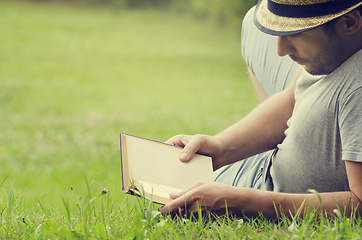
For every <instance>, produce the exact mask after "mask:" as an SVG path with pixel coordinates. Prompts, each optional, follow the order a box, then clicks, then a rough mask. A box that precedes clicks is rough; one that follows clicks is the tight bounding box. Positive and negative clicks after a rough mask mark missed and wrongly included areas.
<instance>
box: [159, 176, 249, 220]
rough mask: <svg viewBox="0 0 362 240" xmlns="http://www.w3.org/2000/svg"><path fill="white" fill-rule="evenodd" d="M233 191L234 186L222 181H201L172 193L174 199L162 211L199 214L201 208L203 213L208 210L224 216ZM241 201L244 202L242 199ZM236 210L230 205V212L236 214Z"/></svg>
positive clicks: (165, 212)
mask: <svg viewBox="0 0 362 240" xmlns="http://www.w3.org/2000/svg"><path fill="white" fill-rule="evenodd" d="M233 191H235V188H234V187H231V186H228V185H224V184H221V183H215V182H203V183H199V184H197V185H196V186H194V187H193V188H191V189H189V190H187V191H184V192H180V193H175V194H171V195H170V197H171V199H174V200H173V201H172V202H170V203H168V204H166V205H165V206H163V207H162V208H161V210H160V211H161V213H162V214H175V213H176V214H177V213H178V212H179V211H181V213H182V214H187V215H190V213H192V214H193V215H194V216H197V213H198V208H200V209H201V211H202V212H203V213H205V212H207V211H208V212H212V213H215V214H217V215H220V216H222V215H225V214H226V207H225V204H226V206H228V203H227V198H228V197H230V196H232V195H230V194H232V192H233ZM240 200H241V199H240ZM239 203H240V204H242V203H241V201H240V202H239ZM234 210H235V209H234V208H232V207H231V206H230V208H229V207H228V214H229V215H232V214H235V213H236V212H233V211H234Z"/></svg>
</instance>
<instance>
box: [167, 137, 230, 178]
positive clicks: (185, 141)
mask: <svg viewBox="0 0 362 240" xmlns="http://www.w3.org/2000/svg"><path fill="white" fill-rule="evenodd" d="M166 143H168V144H171V145H175V146H179V147H183V148H184V149H183V150H182V152H181V154H180V157H179V159H180V161H182V162H188V161H190V160H191V159H192V158H193V157H194V155H195V153H201V154H204V155H207V156H210V157H212V162H213V168H214V171H215V170H217V169H219V168H220V167H222V166H223V164H222V162H221V160H220V156H221V152H222V144H221V142H220V141H219V140H218V139H217V138H216V137H213V136H208V135H195V136H190V135H176V136H174V137H172V138H170V139H169V140H167V141H166Z"/></svg>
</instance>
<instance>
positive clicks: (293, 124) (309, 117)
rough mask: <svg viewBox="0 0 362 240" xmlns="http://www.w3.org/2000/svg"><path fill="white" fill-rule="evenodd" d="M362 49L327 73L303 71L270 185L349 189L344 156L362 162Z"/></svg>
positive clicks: (297, 188) (269, 166) (271, 168)
mask: <svg viewBox="0 0 362 240" xmlns="http://www.w3.org/2000/svg"><path fill="white" fill-rule="evenodd" d="M361 71H362V50H361V51H359V52H358V53H356V54H355V55H353V56H352V57H350V58H349V59H348V60H347V61H346V62H344V63H343V64H342V65H341V66H340V67H339V68H337V69H336V70H335V71H334V72H332V73H331V74H329V75H327V76H319V77H318V76H317V77H316V76H311V75H310V74H308V73H307V72H303V74H302V77H301V78H300V79H299V80H298V81H297V86H296V91H295V98H296V104H295V107H294V111H293V115H292V117H291V118H290V119H289V121H288V129H287V130H286V131H285V135H286V137H285V139H284V141H283V142H282V143H281V144H279V145H278V147H277V149H276V150H275V151H274V153H273V155H272V156H271V158H270V161H269V162H268V161H267V163H266V164H267V170H266V171H267V173H266V174H265V176H266V182H265V183H264V187H263V188H264V189H266V190H272V191H276V192H290V193H303V192H306V191H307V190H308V189H315V190H317V191H319V192H332V191H348V190H349V186H348V179H347V174H346V169H345V163H344V161H343V160H349V161H356V162H362V73H361Z"/></svg>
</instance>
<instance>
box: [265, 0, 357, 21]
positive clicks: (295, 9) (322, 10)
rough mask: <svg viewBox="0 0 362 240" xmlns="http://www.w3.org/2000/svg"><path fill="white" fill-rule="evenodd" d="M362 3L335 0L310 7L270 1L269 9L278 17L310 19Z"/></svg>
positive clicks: (352, 0) (351, 0) (310, 5)
mask: <svg viewBox="0 0 362 240" xmlns="http://www.w3.org/2000/svg"><path fill="white" fill-rule="evenodd" d="M359 2H361V0H350V1H348V0H334V1H329V2H324V3H316V4H309V5H286V4H280V3H276V2H273V1H272V0H268V9H269V11H270V12H272V13H274V14H275V15H278V16H283V17H292V18H308V17H317V16H324V15H329V14H334V13H337V12H339V11H342V10H344V9H347V8H349V7H352V6H353V5H355V4H357V3H359Z"/></svg>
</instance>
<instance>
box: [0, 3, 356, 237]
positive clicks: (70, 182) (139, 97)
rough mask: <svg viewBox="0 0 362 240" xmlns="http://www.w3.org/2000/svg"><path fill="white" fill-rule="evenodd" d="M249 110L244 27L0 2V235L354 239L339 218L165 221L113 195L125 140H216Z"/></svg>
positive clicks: (352, 225) (252, 102)
mask: <svg viewBox="0 0 362 240" xmlns="http://www.w3.org/2000/svg"><path fill="white" fill-rule="evenodd" d="M256 104H257V98H256V95H255V93H254V91H253V88H252V85H251V82H250V80H249V79H248V77H247V75H246V65H245V63H244V62H243V60H242V57H241V54H240V30H239V29H233V28H226V27H224V28H221V27H218V26H215V25H214V24H213V23H212V22H209V21H207V20H204V19H197V18H195V17H193V16H191V15H188V14H186V13H183V14H177V13H175V12H167V11H161V10H132V11H131V10H127V11H125V10H119V9H112V8H109V7H84V6H83V7H82V6H71V5H69V4H68V5H67V4H59V3H29V2H8V1H0V161H1V167H0V185H1V187H2V191H1V192H0V214H1V222H0V238H14V239H17V238H25V239H26V238H37V239H55V238H60V239H64V238H68V239H69V238H86V239H87V238H129V239H133V238H144V237H147V238H149V239H158V238H176V239H183V238H188V239H189V238H194V239H198V238H206V239H207V238H210V239H214V238H253V237H262V236H264V237H267V238H269V237H270V238H273V236H274V237H276V238H290V237H296V238H305V237H309V236H310V235H312V236H315V235H314V234H315V232H314V230H315V229H317V231H316V232H318V233H316V234H318V235H317V236H318V238H322V237H323V238H325V237H327V238H337V237H338V236H341V237H356V238H358V237H360V236H361V230H359V229H360V221H359V220H358V219H357V220H355V219H347V218H345V217H343V216H341V218H340V219H338V220H336V222H329V221H327V220H325V221H322V222H318V221H315V220H313V219H312V218H310V219H308V218H307V219H306V220H305V221H302V222H297V220H296V221H294V222H291V221H289V220H286V219H285V220H284V221H282V222H280V223H270V222H268V221H266V220H247V219H244V222H243V220H240V219H239V220H225V219H217V220H214V221H206V222H202V221H201V220H199V221H196V222H193V221H189V220H185V219H178V220H175V221H173V220H171V219H170V218H169V217H165V218H164V217H161V216H159V215H154V214H156V212H154V211H152V210H157V208H158V207H159V206H157V205H153V204H149V203H147V202H145V201H143V200H142V199H140V198H137V199H135V198H134V197H131V196H125V194H123V193H122V191H121V181H120V164H119V162H120V161H119V159H120V158H119V133H120V132H125V133H130V134H134V135H139V136H142V137H147V138H152V139H156V140H160V141H165V140H167V139H168V138H169V137H171V136H173V135H175V134H178V133H185V134H196V133H204V134H215V133H217V132H219V131H221V130H222V129H224V128H225V127H227V126H229V125H230V124H232V123H234V122H235V121H237V120H238V119H240V118H241V117H243V116H244V115H245V114H247V113H248V112H249V111H250V110H251V109H252V108H253V107H255V106H256ZM137 200H138V201H137ZM144 209H146V210H144ZM293 224H295V225H293ZM291 226H292V227H291Z"/></svg>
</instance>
